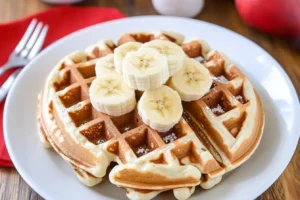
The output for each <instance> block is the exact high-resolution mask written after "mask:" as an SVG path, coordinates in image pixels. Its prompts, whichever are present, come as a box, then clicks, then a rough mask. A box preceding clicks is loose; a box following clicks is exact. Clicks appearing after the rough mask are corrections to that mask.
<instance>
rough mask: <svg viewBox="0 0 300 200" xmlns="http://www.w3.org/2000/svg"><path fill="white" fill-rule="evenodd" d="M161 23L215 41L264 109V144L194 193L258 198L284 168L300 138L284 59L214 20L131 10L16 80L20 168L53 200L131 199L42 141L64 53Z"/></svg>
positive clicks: (10, 117) (11, 128) (14, 145)
mask: <svg viewBox="0 0 300 200" xmlns="http://www.w3.org/2000/svg"><path fill="white" fill-rule="evenodd" d="M50 28H53V29H54V28H55V27H50ZM161 29H162V30H171V31H177V32H181V33H183V34H184V35H186V38H191V37H200V38H203V39H205V40H206V41H207V42H208V43H209V44H210V45H211V47H213V48H215V49H219V50H221V51H223V52H226V54H227V55H228V56H229V57H230V58H231V59H233V60H235V61H236V62H237V63H239V66H240V67H241V69H242V70H243V71H244V72H245V74H246V75H247V76H248V77H249V79H250V80H251V81H252V83H253V85H254V86H255V88H256V89H257V91H258V93H259V95H260V97H261V99H262V102H263V105H264V110H265V115H266V125H265V131H264V135H263V138H262V141H261V144H260V146H259V147H258V149H257V151H256V152H255V154H254V155H253V156H252V157H251V158H250V160H249V161H247V162H246V163H245V164H243V165H242V166H241V167H239V168H238V169H236V170H234V171H233V172H231V173H229V174H227V175H226V176H225V177H224V178H223V180H222V182H221V183H220V184H219V185H218V186H216V187H215V188H213V189H211V190H207V191H203V190H201V189H199V188H198V189H197V190H196V192H195V194H194V195H193V196H192V198H191V200H192V199H210V200H212V199H223V200H224V199H230V200H231V199H254V198H255V197H257V196H258V195H260V194H261V193H262V192H263V191H265V190H266V189H267V188H268V187H269V186H270V185H271V184H272V183H273V182H274V181H275V180H276V179H277V178H278V177H279V175H280V174H281V173H282V172H283V170H284V169H285V167H286V166H287V164H288V163H289V161H290V159H291V157H292V155H293V153H294V150H295V147H296V145H297V142H298V139H299V129H300V126H299V124H300V123H299V118H300V115H299V113H300V108H299V102H298V97H297V95H296V92H295V89H294V87H293V85H292V83H291V81H290V79H289V78H288V76H287V75H286V73H285V72H284V71H283V69H282V68H281V66H280V65H279V64H278V63H277V62H276V61H275V60H274V59H273V58H272V57H271V56H270V55H269V54H268V53H267V52H265V51H264V50H263V49H261V48H260V47H258V46H257V45H255V44H254V43H253V42H251V41H249V40H248V39H246V38H244V37H242V36H240V35H238V34H236V33H233V32H232V31H229V30H227V29H224V28H221V27H219V26H216V25H212V24H209V23H206V22H202V21H199V20H192V19H184V18H175V17H161V16H149V17H133V18H127V19H121V20H116V21H112V22H107V23H102V24H99V25H95V26H92V27H89V28H86V29H84V30H81V31H78V32H76V33H74V34H71V35H70V36H67V37H65V38H63V39H61V40H59V41H58V42H56V43H54V44H53V45H51V46H49V47H48V48H47V49H46V50H44V51H43V52H42V53H41V54H40V55H39V56H38V57H37V58H36V59H34V60H33V61H32V62H31V63H30V64H28V66H27V67H26V68H25V69H24V70H23V71H22V73H21V74H20V75H19V77H18V79H17V81H16V84H15V85H14V86H13V88H12V90H11V92H10V94H9V96H8V98H7V102H6V105H5V113H4V115H5V118H4V130H5V134H4V136H5V140H6V144H7V148H8V151H9V154H10V156H11V158H12V160H13V162H14V164H15V166H16V168H17V170H18V172H19V173H20V174H21V176H22V177H23V178H24V179H25V181H26V182H27V183H28V184H29V185H30V186H31V187H32V188H33V189H34V190H35V191H36V192H38V193H39V194H40V195H41V196H43V197H44V198H46V199H47V200H60V199H72V200H76V199H89V200H93V199H95V200H99V199H126V197H125V190H123V189H120V188H117V187H116V186H114V185H111V184H110V183H109V181H105V183H104V184H100V185H98V186H96V187H93V188H88V187H85V186H84V185H82V184H81V183H80V182H79V180H77V178H76V176H75V174H74V173H73V171H72V169H71V168H70V167H69V166H68V165H67V163H66V162H64V161H63V159H62V158H61V157H60V156H59V155H57V154H56V153H55V152H54V151H53V150H48V149H45V148H44V147H42V145H41V144H40V141H39V137H38V133H37V124H36V104H37V95H38V92H39V91H40V90H41V88H42V87H43V83H44V80H45V78H46V76H47V74H48V73H49V72H50V70H51V69H52V68H53V66H54V64H55V63H56V62H57V61H58V60H59V59H60V58H61V57H62V56H64V55H66V54H68V53H70V52H72V51H74V50H77V49H85V47H87V46H88V45H90V44H93V43H95V42H96V41H98V40H100V39H106V38H112V39H115V40H116V39H117V38H118V36H120V35H121V34H122V33H124V32H130V31H139V30H161ZM168 197H169V198H168ZM172 198H173V196H172V193H171V192H166V193H164V194H161V195H159V197H158V198H157V199H172Z"/></svg>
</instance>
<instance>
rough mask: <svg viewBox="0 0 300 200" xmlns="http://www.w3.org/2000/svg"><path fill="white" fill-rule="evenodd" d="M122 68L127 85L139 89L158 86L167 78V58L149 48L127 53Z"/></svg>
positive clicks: (143, 89)
mask: <svg viewBox="0 0 300 200" xmlns="http://www.w3.org/2000/svg"><path fill="white" fill-rule="evenodd" d="M122 69H123V76H124V80H125V82H126V83H127V84H128V85H129V87H131V88H133V89H137V90H141V91H145V90H149V89H154V88H158V87H160V86H161V85H163V84H164V83H165V82H166V81H167V80H168V78H169V71H168V63H167V58H166V57H165V56H163V55H162V54H160V53H159V52H158V51H157V50H155V49H150V48H149V49H140V50H139V51H136V52H130V53H127V54H126V56H125V58H124V60H123V66H122Z"/></svg>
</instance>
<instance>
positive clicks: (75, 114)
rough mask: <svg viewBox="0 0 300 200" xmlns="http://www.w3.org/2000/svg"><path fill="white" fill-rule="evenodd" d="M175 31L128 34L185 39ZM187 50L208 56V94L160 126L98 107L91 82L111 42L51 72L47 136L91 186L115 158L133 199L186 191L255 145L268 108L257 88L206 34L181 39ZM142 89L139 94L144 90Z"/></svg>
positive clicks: (213, 178)
mask: <svg viewBox="0 0 300 200" xmlns="http://www.w3.org/2000/svg"><path fill="white" fill-rule="evenodd" d="M178 35H179V34H175V33H169V32H158V33H131V34H125V35H123V36H121V37H120V38H119V40H118V45H120V44H123V43H126V42H128V41H138V42H148V41H150V40H152V39H166V40H170V41H172V42H176V43H177V44H181V43H182V41H183V38H181V37H179V36H178ZM181 46H182V48H183V50H184V51H185V53H186V55H187V56H189V57H191V58H199V57H202V58H203V59H202V61H201V62H202V63H204V65H205V66H206V67H207V68H208V69H209V71H210V72H211V75H212V76H213V77H214V82H213V85H212V87H211V90H210V92H209V93H208V94H206V95H205V96H204V97H203V98H201V99H200V100H197V101H193V102H185V103H184V113H183V116H182V119H181V120H180V122H179V123H178V124H177V125H176V126H175V127H174V128H172V129H171V130H170V131H168V132H166V133H159V132H157V131H155V130H153V129H151V128H150V127H148V126H147V125H145V124H144V123H143V122H142V120H141V119H140V117H139V115H138V113H137V110H136V109H135V110H134V111H132V112H130V113H128V114H126V115H123V116H120V117H111V116H108V115H105V114H102V113H100V112H98V111H96V110H95V109H94V108H93V107H92V105H91V102H90V99H89V93H88V89H89V86H90V84H91V82H92V80H93V79H94V77H95V63H96V62H97V59H95V58H99V57H103V56H105V55H107V54H109V53H113V49H114V48H115V45H114V44H113V42H112V41H110V40H106V41H100V42H99V43H97V44H96V45H93V46H92V47H90V48H88V49H87V51H86V52H76V53H74V54H72V55H69V56H67V57H65V58H64V59H63V60H62V61H61V62H60V63H59V64H58V65H57V66H56V67H55V69H54V70H53V71H52V72H51V73H50V75H49V77H48V78H47V80H46V84H45V87H44V88H43V90H42V92H41V95H40V101H39V102H40V103H39V109H38V121H39V125H40V130H41V131H40V133H41V134H40V135H41V141H42V142H43V144H45V146H46V147H50V146H52V147H54V149H55V150H56V151H57V152H58V153H59V154H60V155H61V156H62V157H63V158H65V159H66V160H67V161H68V162H70V163H71V165H72V167H73V168H74V170H75V172H76V174H77V176H78V177H79V179H80V180H81V181H82V182H83V183H85V184H86V185H88V186H92V185H95V184H97V183H99V182H101V180H102V177H104V176H105V174H106V169H107V167H108V166H109V164H110V163H111V162H112V161H116V162H117V163H118V164H119V165H118V166H115V167H114V168H113V170H112V171H111V172H110V180H111V182H112V183H113V184H116V185H118V186H121V187H124V188H127V191H128V192H127V196H128V197H129V198H130V199H150V198H153V197H154V196H156V195H157V194H158V193H160V192H162V191H165V190H170V189H173V190H174V195H175V197H176V198H178V199H186V198H188V197H189V196H190V195H191V194H192V193H193V191H194V187H195V186H196V185H199V184H200V185H201V186H202V187H203V188H207V189H208V188H211V187H213V186H214V185H215V184H217V183H218V182H220V180H221V177H222V175H223V174H224V173H225V172H227V171H230V170H232V169H234V168H236V167H237V166H239V165H240V164H242V163H243V162H244V161H246V160H247V159H248V158H249V157H250V155H251V154H252V153H253V152H254V150H255V149H256V147H257V145H258V144H259V141H260V139H261V136H262V130H263V125H264V115H263V110H262V105H261V102H260V99H259V97H258V95H257V94H256V92H255V90H254V89H253V87H252V85H251V83H250V82H249V81H248V79H247V78H246V77H245V76H244V75H243V73H242V72H241V71H240V70H239V69H238V68H237V67H236V66H234V65H232V64H230V61H229V60H228V59H226V58H225V56H223V55H221V54H220V53H219V52H217V51H210V52H208V51H209V47H208V45H207V44H206V43H205V42H204V41H202V40H193V41H190V42H187V43H184V44H181ZM140 95H141V94H140V93H139V92H137V93H136V96H137V99H138V98H139V97H140Z"/></svg>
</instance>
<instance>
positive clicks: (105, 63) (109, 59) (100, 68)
mask: <svg viewBox="0 0 300 200" xmlns="http://www.w3.org/2000/svg"><path fill="white" fill-rule="evenodd" d="M95 70H96V76H97V77H100V76H103V75H106V74H117V72H116V68H115V63H114V54H108V55H107V56H105V57H102V58H100V59H99V60H98V61H97V63H96V69H95Z"/></svg>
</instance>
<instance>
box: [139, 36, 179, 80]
mask: <svg viewBox="0 0 300 200" xmlns="http://www.w3.org/2000/svg"><path fill="white" fill-rule="evenodd" d="M145 48H153V49H156V50H158V51H159V52H160V53H161V54H162V55H164V56H166V57H167V59H168V67H169V74H170V76H173V75H174V74H175V73H176V72H178V71H179V70H180V69H181V68H182V65H183V60H184V58H185V53H184V51H183V50H182V48H181V47H180V46H178V45H177V44H175V43H173V42H170V41H166V40H153V41H151V42H147V43H145V44H143V46H142V47H141V49H145Z"/></svg>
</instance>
